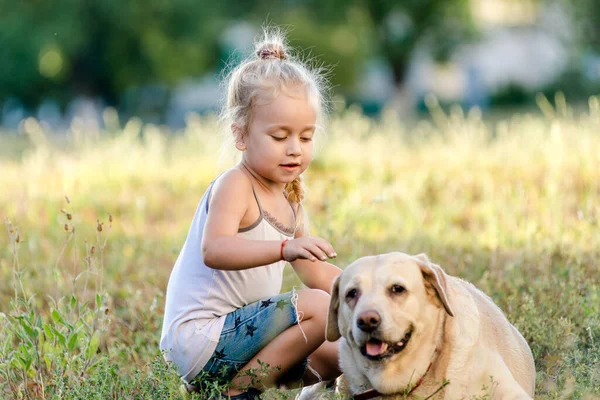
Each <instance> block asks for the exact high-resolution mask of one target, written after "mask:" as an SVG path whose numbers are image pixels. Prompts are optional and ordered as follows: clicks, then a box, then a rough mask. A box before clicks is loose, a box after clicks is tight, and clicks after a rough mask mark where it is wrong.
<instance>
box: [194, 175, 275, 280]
mask: <svg viewBox="0 0 600 400" xmlns="http://www.w3.org/2000/svg"><path fill="white" fill-rule="evenodd" d="M251 195H252V185H251V183H250V181H249V179H248V177H246V176H245V175H244V173H243V172H242V171H239V170H236V169H232V170H230V171H228V172H226V173H225V174H223V176H221V177H220V178H219V179H218V180H217V182H215V184H214V186H213V189H212V192H211V198H210V203H209V213H208V217H207V219H206V224H205V226H204V233H203V235H202V258H203V259H204V263H205V264H206V265H207V266H209V267H211V268H214V269H222V270H242V269H248V268H254V267H258V266H260V265H267V264H272V263H274V262H277V261H279V260H280V259H281V256H280V254H281V253H280V252H281V242H280V241H264V240H250V239H244V238H240V237H237V236H236V235H237V233H238V229H239V227H240V221H241V220H242V218H243V217H244V215H245V214H246V212H247V211H248V206H249V201H250V200H251V199H253V197H252V198H251Z"/></svg>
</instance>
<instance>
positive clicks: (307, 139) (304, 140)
mask: <svg viewBox="0 0 600 400" xmlns="http://www.w3.org/2000/svg"><path fill="white" fill-rule="evenodd" d="M300 139H301V140H302V141H303V142H311V141H312V137H303V138H300Z"/></svg>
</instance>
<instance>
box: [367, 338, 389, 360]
mask: <svg viewBox="0 0 600 400" xmlns="http://www.w3.org/2000/svg"><path fill="white" fill-rule="evenodd" d="M386 348H387V345H386V344H385V343H383V342H380V341H379V340H369V341H368V342H367V354H368V355H370V356H378V355H380V354H382V353H383V352H385V350H386Z"/></svg>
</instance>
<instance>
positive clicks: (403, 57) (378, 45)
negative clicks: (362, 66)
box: [306, 0, 475, 85]
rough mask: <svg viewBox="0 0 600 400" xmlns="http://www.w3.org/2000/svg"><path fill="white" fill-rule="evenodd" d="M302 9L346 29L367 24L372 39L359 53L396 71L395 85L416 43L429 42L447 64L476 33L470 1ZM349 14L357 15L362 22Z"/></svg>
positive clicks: (312, 1) (315, 0)
mask: <svg viewBox="0 0 600 400" xmlns="http://www.w3.org/2000/svg"><path fill="white" fill-rule="evenodd" d="M306 9H308V10H310V12H311V13H312V15H313V16H314V17H315V18H317V19H319V20H321V21H326V22H328V23H335V24H341V25H345V26H346V27H347V29H348V31H350V32H352V31H354V30H356V29H360V28H361V25H363V26H364V24H367V25H368V27H369V29H370V30H371V32H372V37H373V39H374V40H370V41H369V42H368V43H364V44H362V46H360V47H359V48H358V49H357V51H359V52H364V53H367V54H373V53H379V54H381V55H382V56H383V57H384V58H385V59H386V60H387V61H388V62H389V64H390V66H391V68H392V70H393V72H394V80H395V83H396V85H400V84H401V83H402V82H403V80H404V78H405V74H406V68H407V66H408V63H409V60H410V58H411V55H412V53H413V51H414V49H415V47H416V46H417V45H418V44H419V43H423V44H427V45H428V46H429V47H430V48H431V50H432V51H433V53H434V55H435V56H436V58H437V59H438V60H445V59H446V58H447V57H448V56H449V55H450V52H451V51H452V49H453V48H454V47H455V46H456V45H458V44H459V43H461V42H464V41H465V40H466V39H468V38H470V37H471V36H472V35H473V34H474V32H475V25H474V24H473V21H472V17H471V8H470V0H403V1H398V0H355V1H351V2H348V1H345V0H307V1H306ZM343 10H349V11H350V12H348V13H344V12H343ZM352 15H360V16H361V18H360V21H358V20H357V18H354V20H353V18H352ZM363 29H364V28H363ZM341 42H342V41H340V43H341Z"/></svg>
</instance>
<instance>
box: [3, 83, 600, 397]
mask: <svg viewBox="0 0 600 400" xmlns="http://www.w3.org/2000/svg"><path fill="white" fill-rule="evenodd" d="M550 100H551V101H549V100H548V99H546V98H543V97H540V98H539V99H538V104H539V110H537V111H536V112H532V113H523V114H518V113H517V114H514V115H510V116H506V117H503V118H502V119H500V120H495V121H493V122H490V121H488V120H486V119H484V118H482V116H481V113H480V112H479V111H478V110H477V109H473V110H470V111H468V112H466V111H463V110H461V109H460V108H458V107H454V108H452V109H451V110H449V111H444V110H443V109H442V108H440V107H439V106H438V105H437V104H436V102H435V99H429V102H428V105H429V107H430V115H429V116H428V117H427V118H424V119H423V120H420V121H416V122H413V123H406V122H404V121H402V120H401V119H399V118H398V117H397V116H396V115H394V114H393V113H391V112H386V113H384V114H383V115H382V117H381V119H380V120H378V121H375V120H372V119H369V118H367V117H365V116H363V115H362V114H361V113H360V112H359V111H358V110H356V109H353V108H349V109H346V110H340V111H337V112H336V113H335V114H334V115H333V116H332V117H331V119H330V121H329V124H328V129H327V133H326V134H325V135H323V136H322V137H320V138H319V139H318V141H317V143H316V145H317V155H316V158H315V160H314V161H313V163H312V165H311V167H310V169H309V170H308V171H307V173H306V174H305V175H306V177H305V178H306V179H305V182H306V184H307V188H308V193H307V199H306V209H307V212H308V214H309V216H310V227H311V233H312V234H313V235H316V236H322V237H324V238H327V239H328V240H329V241H330V242H331V243H332V244H333V245H334V247H335V249H336V251H337V254H338V257H337V259H336V263H337V264H338V265H339V266H340V267H342V268H343V267H344V266H345V265H348V264H349V263H350V262H352V261H353V260H355V259H356V258H358V257H360V256H364V255H371V254H378V253H385V252H389V251H398V250H400V251H403V252H407V253H414V254H416V253H421V252H424V253H427V254H428V256H429V258H430V259H431V260H432V261H434V262H435V263H437V264H439V265H441V266H442V267H443V268H444V269H445V270H446V272H448V273H450V274H452V275H455V276H459V277H462V278H464V279H466V280H469V281H471V282H472V283H474V284H475V285H476V286H477V287H479V288H480V289H482V290H483V291H485V292H486V293H487V294H488V295H489V296H491V297H492V298H493V300H494V301H495V302H496V303H497V304H498V305H499V306H500V307H501V308H502V310H503V311H504V312H505V313H506V315H507V317H508V319H509V320H510V321H511V322H513V323H514V325H515V326H516V327H517V328H518V329H519V330H520V331H521V332H522V333H523V335H524V336H525V338H526V339H527V341H528V342H529V345H530V347H531V349H532V351H533V354H534V357H535V363H536V370H537V379H536V398H539V399H594V398H600V270H599V263H600V101H599V99H598V98H591V99H590V100H589V104H588V105H587V107H586V108H585V109H583V110H577V111H576V110H574V109H572V108H571V107H570V106H569V105H568V104H567V103H566V101H565V100H564V97H563V96H561V95H560V94H559V95H557V96H556V98H554V99H550ZM104 122H105V124H104V125H105V128H103V130H98V129H95V128H93V127H86V126H84V125H83V124H82V123H81V121H75V122H74V123H73V125H72V126H71V127H70V129H69V131H68V132H66V133H56V132H51V131H49V130H48V129H47V128H46V127H45V126H44V125H43V124H40V123H39V122H38V121H36V120H33V119H28V120H26V121H24V122H23V123H22V126H21V129H20V131H19V133H18V134H16V133H5V134H4V135H0V142H2V145H1V146H0V217H2V220H3V223H4V225H5V228H6V229H5V230H4V231H3V232H2V234H0V282H1V284H0V326H1V327H2V328H1V329H0V397H1V398H18V399H83V398H85V399H106V398H113V399H121V398H127V399H138V398H139V399H142V398H152V399H179V398H186V397H188V398H189V397H193V398H199V399H203V398H205V397H206V393H204V394H200V395H194V396H189V395H186V394H184V393H183V392H182V390H181V389H182V388H181V384H180V381H179V380H178V377H177V375H176V374H175V372H174V369H173V368H172V367H170V366H168V365H166V364H165V362H164V361H163V359H162V356H161V354H160V351H159V349H158V341H159V338H160V330H161V324H162V314H163V309H164V300H165V299H164V294H165V290H166V285H167V281H168V277H169V274H170V271H171V268H172V266H173V263H174V261H175V258H176V257H177V254H178V252H179V249H180V248H181V246H182V245H183V242H184V240H185V237H186V234H187V230H188V228H189V224H190V222H191V219H192V217H193V215H194V211H195V209H196V206H197V204H198V202H199V200H200V198H201V196H202V194H203V192H204V190H205V188H206V187H207V185H208V184H209V183H210V181H211V180H212V179H214V177H215V176H216V175H217V174H218V173H219V172H220V171H222V170H223V169H225V168H227V167H229V166H230V165H232V163H234V162H235V154H234V153H233V152H232V151H231V150H230V149H227V147H226V150H225V151H221V150H222V148H223V136H222V135H220V134H219V133H218V129H217V126H216V120H215V118H214V117H211V116H204V117H200V116H197V115H190V117H189V118H188V121H187V125H186V127H185V129H183V130H181V131H178V132H169V131H168V129H167V128H165V127H161V126H155V125H151V124H142V122H141V121H140V120H139V119H136V118H132V119H130V120H128V121H119V119H118V117H117V115H116V113H115V111H114V110H111V109H107V110H106V111H105V113H104ZM294 286H295V287H300V283H299V281H298V280H297V278H296V277H295V276H294V275H293V272H291V269H290V270H288V271H287V274H286V278H285V282H284V287H285V289H290V288H292V287H294ZM292 394H293V392H285V391H271V392H270V393H269V396H270V398H274V399H275V398H280V399H285V398H290V397H291V396H292ZM482 398H485V396H484V397H482Z"/></svg>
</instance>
